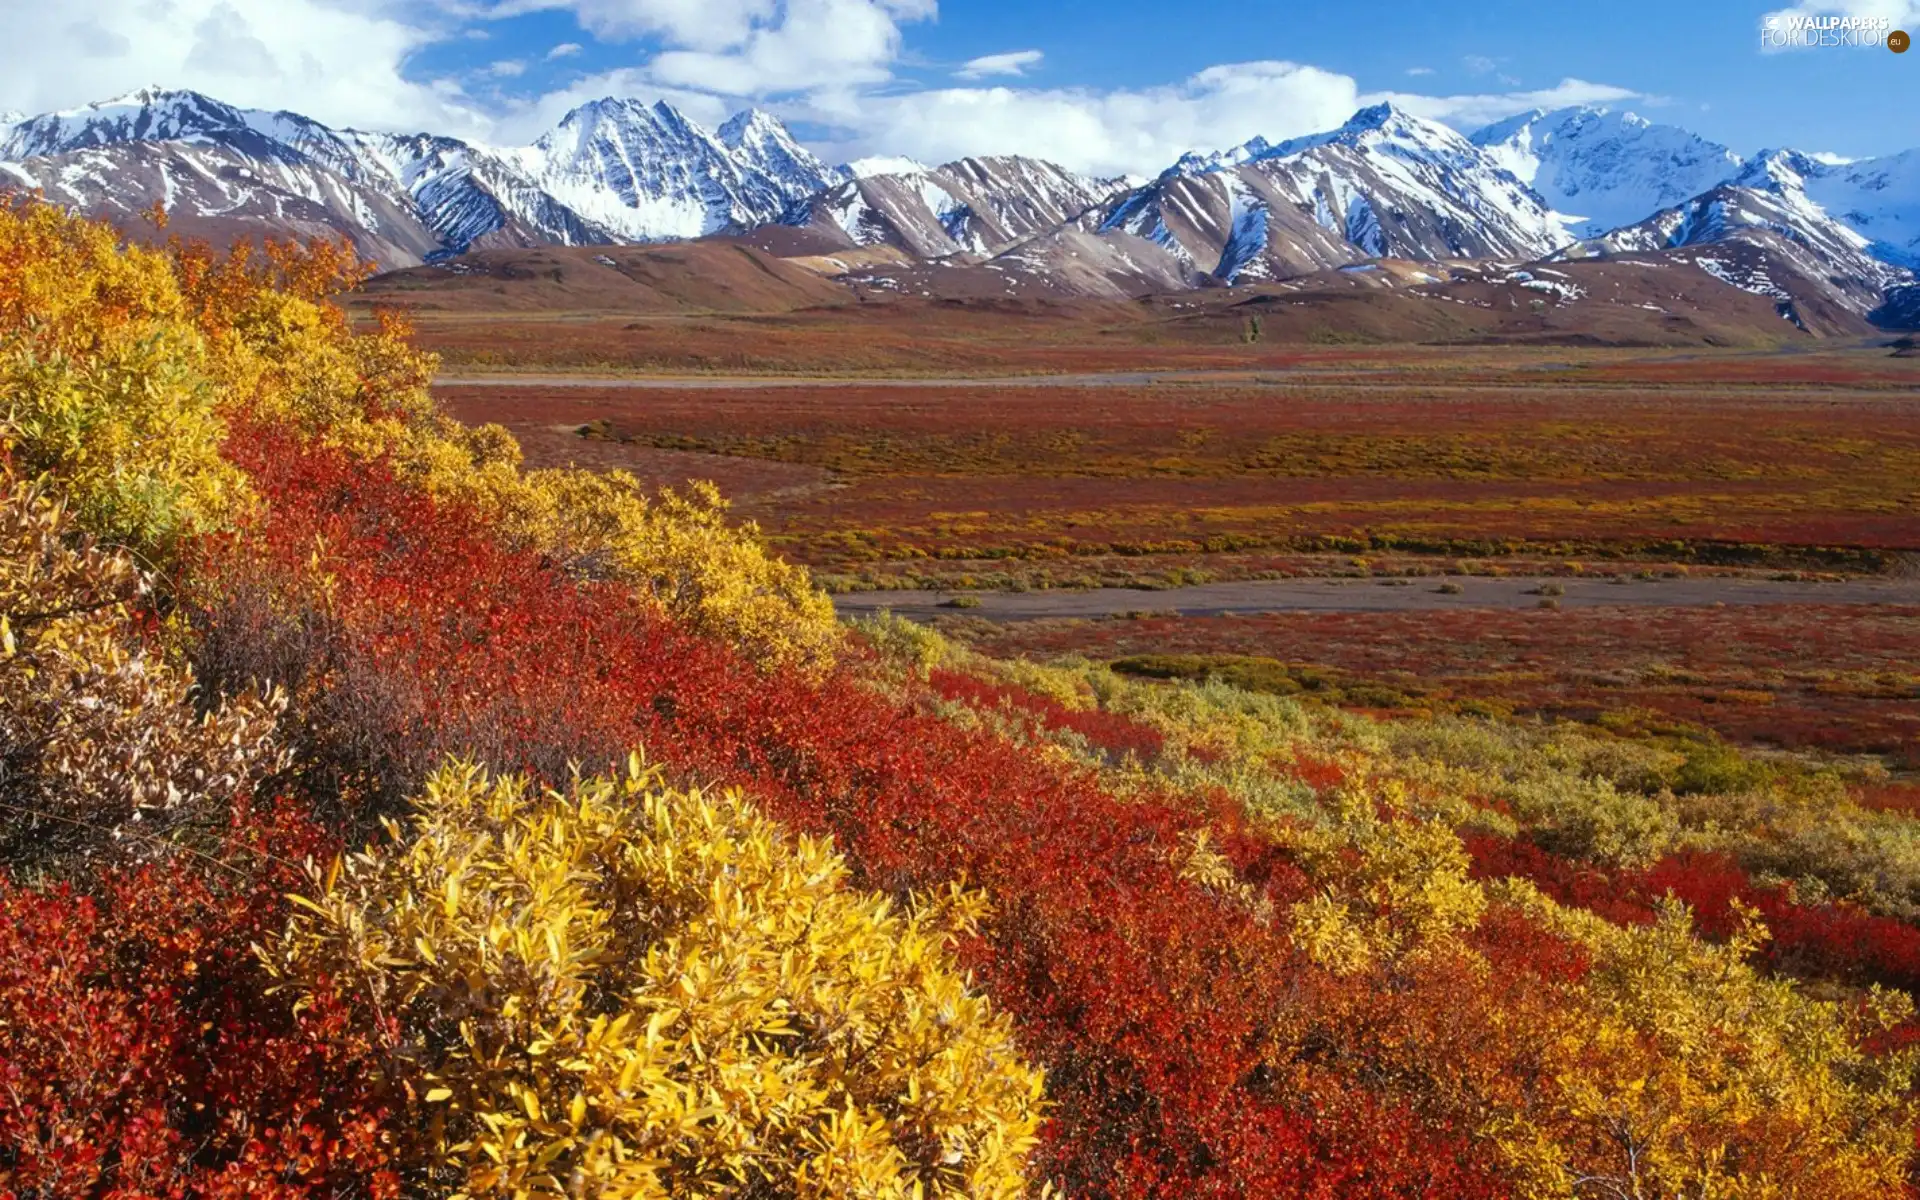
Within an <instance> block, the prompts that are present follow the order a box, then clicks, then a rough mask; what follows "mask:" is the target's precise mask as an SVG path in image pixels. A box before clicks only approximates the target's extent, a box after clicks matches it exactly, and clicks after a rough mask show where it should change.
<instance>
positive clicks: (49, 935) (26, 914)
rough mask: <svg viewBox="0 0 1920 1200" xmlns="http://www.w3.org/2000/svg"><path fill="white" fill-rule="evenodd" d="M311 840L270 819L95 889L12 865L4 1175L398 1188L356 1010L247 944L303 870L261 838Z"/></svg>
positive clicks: (4, 987)
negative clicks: (351, 1026)
mask: <svg viewBox="0 0 1920 1200" xmlns="http://www.w3.org/2000/svg"><path fill="white" fill-rule="evenodd" d="M316 848H319V843H317V842H316V841H315V840H314V839H313V836H312V834H311V831H308V830H305V829H303V828H302V827H300V826H299V825H298V823H297V822H292V821H289V820H285V819H277V820H276V821H275V822H274V823H273V824H271V825H269V824H266V823H252V824H251V825H250V827H249V828H244V829H242V830H241V831H240V832H239V836H237V837H236V840H235V842H234V843H233V844H232V846H231V847H230V849H231V851H232V853H230V854H228V855H227V856H226V857H227V859H228V862H227V863H226V864H224V865H218V866H213V865H209V864H207V863H205V862H201V861H190V860H175V861H174V862H173V863H172V864H170V865H166V866H159V867H155V866H143V867H141V868H139V869H137V870H133V871H128V872H110V873H108V874H106V875H105V876H103V877H102V878H101V879H100V880H99V881H98V888H97V894H95V895H81V894H79V893H78V892H76V891H75V890H73V889H72V888H70V887H66V886H62V887H60V888H57V889H53V890H48V891H36V890H33V889H29V888H23V887H18V886H15V885H13V884H10V883H7V882H5V881H0V1194H4V1195H10V1196H19V1197H22V1198H26V1197H39V1198H45V1200H53V1198H55V1197H79V1196H112V1197H136V1196H186V1195H194V1196H231V1197H240V1196H248V1197H261V1196H265V1197H285V1198H288V1200H292V1198H294V1197H307V1196H332V1195H338V1194H340V1193H341V1192H342V1191H345V1190H349V1189H350V1190H352V1191H354V1192H356V1193H359V1194H363V1195H364V1194H370V1195H374V1196H380V1195H396V1194H397V1193H398V1184H397V1180H396V1179H395V1178H394V1176H393V1175H392V1174H390V1173H389V1172H387V1171H386V1169H385V1167H386V1163H387V1161H388V1158H389V1153H390V1151H391V1149H392V1146H391V1135H390V1133H389V1132H388V1131H387V1130H385V1129H384V1128H383V1127H382V1124H381V1121H382V1115H383V1114H382V1111H381V1109H380V1108H379V1107H378V1106H377V1105H372V1104H369V1103H368V1102H367V1098H366V1097H365V1096H363V1095H361V1094H360V1091H359V1085H360V1082H361V1079H360V1078H359V1077H358V1074H357V1072H356V1063H355V1058H356V1054H357V1051H358V1047H356V1046H355V1045H354V1043H353V1041H352V1040H351V1039H350V1038H349V1037H348V1036H347V1028H346V1025H345V1023H344V1022H343V1021H341V1020H339V1019H338V1014H336V1013H335V1012H333V1011H332V1010H331V1009H330V1007H329V1006H327V1005H325V1004H321V1005H318V1006H316V1007H315V1008H314V1009H312V1010H310V1011H308V1012H306V1013H304V1014H302V1015H300V1016H298V1017H296V1016H295V1014H294V1013H293V1012H292V1010H291V1007H290V1001H289V1000H288V999H287V998H285V997H281V996H276V995H271V994H269V992H268V988H269V986H270V984H271V980H270V979H268V978H267V976H266V975H265V972H264V971H263V970H262V969H261V967H260V965H259V963H258V961H257V960H256V959H255V957H254V954H253V951H252V949H251V947H252V946H253V945H254V944H255V943H257V942H263V941H265V940H267V939H269V938H271V937H272V936H273V935H274V934H275V933H277V932H278V930H279V928H280V925H281V923H282V922H283V921H284V920H285V912H286V909H285V904H284V902H283V900H282V895H283V893H284V892H285V891H286V890H288V889H289V888H291V887H293V886H295V885H296V884H297V882H298V880H299V873H298V872H297V871H296V870H294V869H293V868H292V865H291V863H289V862H285V861H278V862H277V861H276V859H275V858H269V857H264V856H267V855H274V856H277V857H278V858H279V859H281V860H284V859H286V858H287V857H289V856H290V855H294V854H303V853H305V852H306V851H308V850H310V849H316Z"/></svg>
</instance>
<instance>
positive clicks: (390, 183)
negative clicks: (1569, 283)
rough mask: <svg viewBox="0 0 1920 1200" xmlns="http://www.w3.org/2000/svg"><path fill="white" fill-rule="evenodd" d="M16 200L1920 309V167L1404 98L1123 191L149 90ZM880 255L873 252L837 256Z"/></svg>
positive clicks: (1105, 284) (1178, 272)
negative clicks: (1720, 286) (1689, 282)
mask: <svg viewBox="0 0 1920 1200" xmlns="http://www.w3.org/2000/svg"><path fill="white" fill-rule="evenodd" d="M8 186H16V187H26V188H36V189H39V190H41V191H42V192H44V193H45V194H46V195H47V196H48V197H50V198H51V199H54V200H56V201H58V202H60V203H63V204H67V205H70V206H72V207H75V208H78V209H82V210H85V211H90V212H98V213H102V214H106V215H109V216H113V217H116V218H120V219H128V218H132V217H135V216H136V215H138V214H139V213H141V212H143V211H144V210H147V209H149V208H151V207H152V206H153V205H154V204H155V203H159V204H162V205H164V206H165V207H166V208H167V209H168V211H169V214H170V217H171V220H172V222H173V225H174V227H175V228H177V229H180V230H182V231H183V232H187V233H190V234H193V235H197V236H203V237H207V238H209V239H212V240H215V241H220V240H230V239H232V238H235V237H240V236H249V235H253V236H257V235H259V234H262V233H293V234H297V235H302V236H307V235H322V236H341V235H344V236H346V237H347V238H349V239H350V240H352V241H353V242H354V244H355V245H356V246H357V247H358V248H359V250H360V251H361V253H363V254H364V255H366V256H367V257H369V258H371V259H373V260H374V261H375V262H377V263H379V264H381V265H383V266H387V267H394V266H403V265H410V264H415V263H419V262H421V261H437V260H440V259H444V258H446V257H449V256H452V255H456V254H459V253H463V252H465V251H467V250H470V249H486V248H511V247H529V246H541V245H590V244H620V243H638V242H650V241H660V240H671V239H686V238H695V237H701V236H706V235H709V234H716V233H730V234H737V233H747V232H750V231H754V230H756V229H760V230H764V231H765V232H763V233H758V234H755V237H756V238H758V239H760V240H761V241H762V242H764V243H765V245H766V246H767V247H771V248H772V252H774V253H778V254H787V255H798V256H801V257H808V256H811V257H813V258H815V259H818V260H819V263H820V269H840V270H845V271H846V272H848V278H849V281H850V282H853V283H856V284H858V283H859V282H860V281H859V280H857V279H854V278H853V275H854V274H855V273H857V272H858V271H869V272H871V271H872V270H874V269H876V268H875V265H874V264H877V263H882V262H890V263H893V264H895V266H897V267H900V268H902V269H904V270H906V271H907V275H904V276H900V279H906V278H908V277H909V276H912V271H913V267H914V263H915V262H918V263H921V264H926V263H937V264H939V265H940V267H941V269H942V270H946V271H948V272H949V275H948V277H949V278H956V279H957V278H958V277H959V276H958V274H957V273H955V272H954V270H953V269H954V268H965V269H966V270H968V271H975V272H976V273H975V274H974V275H971V276H969V278H971V279H973V280H974V283H973V284H970V285H969V286H976V285H977V290H979V291H980V292H981V293H983V294H989V295H1012V294H1066V295H1105V296H1138V295H1143V294H1146V293H1150V292H1163V291H1170V290H1180V289H1184V288H1192V287H1201V286H1216V285H1218V284H1222V283H1225V284H1245V283H1252V282H1258V281H1262V280H1281V279H1290V278H1298V277H1303V276H1308V275H1314V274H1316V273H1324V272H1327V271H1329V270H1330V269H1332V268H1339V267H1349V266H1355V265H1356V264H1361V263H1364V262H1367V261H1368V260H1408V261H1423V262H1429V263H1431V262H1436V261H1443V260H1466V259H1487V260H1496V261H1499V262H1505V263H1520V262H1531V261H1536V260H1544V259H1548V258H1556V257H1557V258H1560V259H1574V258H1580V257H1597V256H1607V255H1621V254H1634V255H1643V256H1644V255H1649V254H1652V255H1659V256H1664V258H1665V259H1669V260H1672V261H1673V262H1684V263H1685V264H1686V265H1687V266H1688V267H1689V269H1691V268H1693V267H1697V268H1698V269H1699V270H1700V271H1702V272H1706V273H1707V274H1710V275H1713V276H1714V277H1715V278H1717V279H1721V280H1723V281H1724V282H1726V283H1728V284H1730V285H1732V286H1734V287H1737V288H1741V289H1743V290H1746V291H1749V292H1753V293H1755V294H1759V295H1764V296H1768V297H1770V298H1772V299H1775V300H1778V301H1779V302H1780V303H1782V304H1783V305H1788V301H1787V300H1784V299H1781V297H1780V296H1778V295H1776V293H1777V292H1786V293H1790V294H1791V295H1792V296H1794V297H1797V299H1795V300H1794V301H1793V302H1792V304H1791V305H1789V307H1791V308H1792V309H1793V312H1794V313H1795V314H1801V315H1809V316H1812V317H1818V314H1815V313H1814V312H1813V309H1812V307H1811V305H1810V300H1809V297H1808V295H1807V293H1808V292H1809V290H1810V289H1811V290H1814V291H1818V292H1820V303H1821V304H1822V305H1834V306H1838V307H1837V309H1836V311H1839V310H1844V311H1845V312H1846V313H1850V314H1856V315H1858V314H1866V313H1870V312H1882V313H1884V312H1894V313H1895V314H1896V315H1898V314H1899V313H1906V312H1908V311H1909V310H1910V309H1911V308H1912V302H1911V299H1910V298H1911V295H1912V293H1911V291H1899V295H1900V296H1901V297H1903V300H1902V302H1901V303H1900V304H1897V305H1896V304H1891V303H1890V296H1891V295H1892V294H1893V293H1894V292H1896V291H1898V290H1899V289H1902V288H1908V289H1910V288H1912V287H1913V286H1914V284H1913V282H1912V281H1913V270H1914V268H1915V267H1916V265H1920V150H1916V151H1909V152H1907V153H1905V154H1896V155H1892V156H1889V157H1885V158H1879V159H1871V160H1863V161H1858V162H1847V161H1841V160H1835V159H1831V158H1829V157H1826V156H1818V157H1816V156H1811V155H1805V154H1800V153H1796V152H1794V151H1790V150H1781V151H1770V152H1764V153H1761V154H1759V155H1756V156H1755V157H1753V158H1752V159H1750V160H1744V159H1742V158H1741V157H1740V156H1739V155H1738V154H1735V153H1734V152H1733V151H1731V150H1729V149H1728V148H1727V147H1725V146H1722V145H1719V144H1718V143H1715V142H1712V141H1709V140H1707V139H1705V138H1701V137H1699V136H1697V135H1695V134H1692V133H1690V132H1688V131H1686V130H1683V129H1680V128H1678V127H1675V126H1671V125H1659V124H1654V123H1652V122H1649V121H1645V120H1642V119H1641V118H1639V117H1637V116H1634V115H1633V114H1631V113H1613V112H1609V111H1607V110H1604V109H1595V108H1575V109H1562V110H1559V111H1555V112H1539V111H1535V112H1530V113H1524V114H1521V115H1519V116H1517V117H1513V118H1510V119H1508V120H1505V121H1501V122H1498V123H1496V124H1494V125H1490V126H1487V127H1486V128H1484V129H1481V130H1479V131H1478V132H1477V133H1474V134H1473V135H1471V136H1463V135H1462V134H1461V133H1459V132H1456V131H1455V130H1453V129H1451V128H1449V127H1448V126H1446V125H1442V124H1439V123H1436V122H1433V121H1427V120H1423V119H1421V118H1419V117H1416V116H1414V115H1412V114H1410V113H1407V112H1405V111H1404V110H1402V109H1399V108H1397V107H1395V106H1393V105H1391V104H1380V105H1375V106H1372V107H1369V108H1364V109H1362V110H1360V111H1359V112H1357V113H1355V114H1354V116H1353V118H1352V119H1351V120H1349V121H1347V122H1346V123H1345V124H1343V125H1342V126H1340V127H1339V128H1338V129H1334V130H1330V131H1328V132H1325V133H1319V134H1314V135H1311V136H1307V137H1300V138H1294V139H1292V140H1289V141H1284V142H1279V143H1274V142H1271V141H1269V140H1267V139H1265V138H1254V139H1252V140H1250V141H1247V142H1245V143H1243V144H1241V145H1238V146H1234V147H1231V148H1228V149H1225V150H1218V151H1212V152H1198V151H1196V152H1194V153H1189V154H1186V155H1183V156H1182V157H1181V158H1180V160H1179V161H1178V162H1176V163H1175V164H1174V165H1173V166H1171V167H1169V168H1168V169H1167V170H1166V171H1165V172H1163V173H1162V174H1161V175H1160V176H1159V177H1157V178H1155V179H1151V180H1146V179H1140V178H1137V177H1129V178H1120V179H1108V180H1102V179H1089V178H1086V177H1083V176H1080V175H1077V174H1075V173H1073V172H1072V171H1070V170H1067V169H1066V168H1064V167H1061V166H1058V165H1056V164H1053V163H1049V162H1044V161H1041V160H1037V159H1031V158H1022V157H1017V156H1005V157H994V156H982V157H975V158H966V159H961V160H959V161H958V162H953V163H948V164H946V165H944V166H927V165H924V164H921V163H919V162H915V161H913V160H911V159H904V158H894V157H875V158H865V159H859V160H857V161H855V162H853V163H850V164H848V165H846V166H841V167H831V166H828V165H827V164H826V163H824V162H822V161H821V160H820V159H819V158H818V157H817V156H815V155H814V154H813V153H812V152H811V151H809V150H808V149H807V148H806V147H805V146H804V145H802V144H801V143H800V142H799V141H798V140H797V139H796V138H795V137H794V136H793V134H792V133H791V132H790V131H789V130H788V129H787V128H786V127H785V126H784V125H782V124H781V123H780V121H779V120H778V119H777V118H775V117H773V116H771V115H769V114H767V113H765V112H761V111H758V110H754V109H749V110H747V111H744V112H741V113H739V114H737V115H736V116H734V117H733V118H732V119H730V120H728V121H727V122H726V123H725V124H723V125H722V126H720V128H719V129H718V130H709V129H706V128H704V127H703V126H701V125H700V124H698V123H697V122H695V121H692V120H690V119H689V118H688V117H687V116H686V115H685V114H683V113H681V112H679V111H678V110H676V109H674V108H673V107H672V106H670V105H668V104H665V103H656V104H645V103H642V102H640V101H637V100H631V99H617V98H609V99H605V100H598V101H594V102H592V103H589V104H585V105H582V106H580V107H579V108H576V109H575V110H573V111H572V112H570V113H568V114H567V115H566V117H565V118H563V119H562V120H561V121H560V123H559V124H558V125H557V126H555V127H554V128H553V129H552V130H551V131H550V132H548V133H547V134H546V135H545V136H543V137H541V138H540V139H539V140H538V141H536V142H534V143H533V144H532V145H530V146H522V147H515V148H498V147H491V146H486V145H482V144H479V143H476V142H473V141H468V140H461V139H458V138H452V137H445V136H441V135H437V134H433V133H418V134H386V133H368V132H362V131H357V130H339V129H332V128H329V127H327V126H325V125H323V124H321V123H319V122H316V121H313V120H311V119H309V118H307V117H304V116H301V115H299V114H297V113H293V112H284V111H283V112H267V111H263V110H258V109H242V108H237V107H234V106H232V105H227V104H223V103H221V102H220V101H218V100H214V99H212V98H210V97H207V96H204V95H200V94H198V93H195V92H189V91H167V90H163V89H157V88H153V89H144V90H142V91H139V92H135V93H132V94H130V95H127V96H123V97H120V98H118V99H116V100H110V101H105V102H102V103H99V104H91V105H87V106H85V107H83V108H79V109H74V110H70V111H66V112H58V113H49V114H45V115H43V116H37V117H20V116H19V115H18V114H11V113H9V114H4V115H0V188H5V187H8ZM129 227H130V228H131V227H132V226H131V225H130V226H129ZM855 248H868V249H870V250H871V251H872V253H870V254H864V255H859V256H853V257H851V258H848V259H847V260H846V261H845V262H841V260H840V259H838V258H836V257H835V256H836V255H837V254H839V253H840V252H841V251H850V250H853V249H855ZM836 262H840V263H841V265H840V267H838V268H835V267H834V264H835V263H836ZM850 264H851V265H850ZM889 269H891V268H889ZM936 274H937V273H936ZM934 277H935V276H933V275H929V276H926V277H925V278H926V279H932V278H934ZM875 278H876V279H878V278H879V277H878V276H875ZM913 278H915V279H919V278H920V277H917V276H914V277H913ZM1783 280H1784V281H1789V283H1790V284H1791V286H1788V284H1785V283H1782V282H1781V281H1783ZM896 282H898V280H896ZM923 284H924V280H921V282H920V283H916V285H915V286H916V287H921V286H922V285H923ZM874 286H876V287H879V286H881V285H880V284H878V283H875V284H874ZM902 286H904V284H903V285H902ZM916 294H918V293H916ZM1782 315H1789V314H1788V313H1787V312H1785V311H1783V314H1782ZM1821 319H1824V318H1821ZM1847 319H1848V320H1855V319H1856V318H1855V317H1848V318H1847ZM1814 323H1815V324H1818V323H1819V320H1815V321H1814ZM1828 324H1829V325H1831V324H1832V323H1831V322H1828Z"/></svg>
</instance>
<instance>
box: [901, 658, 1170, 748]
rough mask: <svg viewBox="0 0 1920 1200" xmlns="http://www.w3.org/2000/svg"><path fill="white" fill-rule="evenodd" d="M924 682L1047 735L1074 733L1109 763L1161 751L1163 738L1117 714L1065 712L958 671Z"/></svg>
mask: <svg viewBox="0 0 1920 1200" xmlns="http://www.w3.org/2000/svg"><path fill="white" fill-rule="evenodd" d="M927 682H928V684H929V686H931V687H932V688H933V690H934V691H935V692H936V693H937V694H938V695H939V696H941V697H942V698H943V699H946V700H958V701H960V702H962V703H964V704H966V705H967V706H969V707H971V708H977V709H981V710H983V711H989V710H993V709H1000V710H1003V711H1006V712H1009V713H1013V714H1017V715H1019V716H1021V717H1024V718H1025V719H1027V720H1028V721H1031V722H1032V723H1033V724H1035V725H1037V726H1038V727H1040V728H1041V729H1044V730H1047V731H1050V732H1055V733H1058V732H1072V733H1077V734H1079V735H1080V736H1081V737H1084V738H1086V739H1087V741H1088V742H1089V743H1090V744H1091V745H1093V746H1094V747H1095V748H1096V749H1100V750H1104V751H1106V752H1107V753H1108V754H1109V755H1111V756H1112V757H1113V758H1115V759H1119V758H1124V757H1125V756H1126V755H1129V754H1131V755H1133V756H1134V757H1135V758H1138V759H1139V760H1141V761H1142V762H1151V761H1152V760H1153V759H1155V758H1157V757H1159V755H1160V752H1161V750H1163V749H1164V748H1165V747H1166V738H1165V737H1164V736H1163V735H1162V734H1161V733H1160V731H1159V730H1157V729H1153V728H1150V727H1149V726H1146V725H1142V724H1140V723H1139V722H1138V721H1134V720H1132V719H1130V718H1128V717H1124V716H1121V715H1120V714H1119V713H1111V712H1107V711H1105V710H1102V709H1097V708H1091V709H1078V708H1068V707H1067V706H1066V705H1064V704H1062V703H1060V702H1059V701H1058V700H1055V699H1054V698H1053V697H1051V696H1042V695H1039V694H1038V693H1035V692H1030V691H1028V690H1027V689H1025V688H1022V687H1016V686H1014V685H1013V684H997V683H989V682H988V681H986V680H984V679H977V678H975V677H974V676H972V675H967V674H964V673H962V672H959V671H943V670H935V671H932V672H930V673H929V675H928V680H927Z"/></svg>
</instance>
